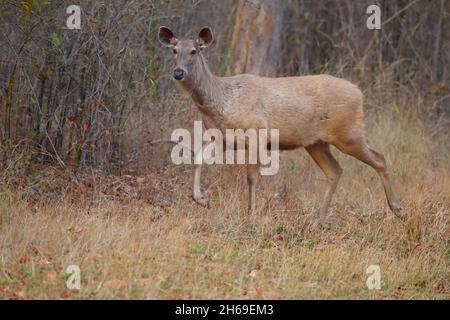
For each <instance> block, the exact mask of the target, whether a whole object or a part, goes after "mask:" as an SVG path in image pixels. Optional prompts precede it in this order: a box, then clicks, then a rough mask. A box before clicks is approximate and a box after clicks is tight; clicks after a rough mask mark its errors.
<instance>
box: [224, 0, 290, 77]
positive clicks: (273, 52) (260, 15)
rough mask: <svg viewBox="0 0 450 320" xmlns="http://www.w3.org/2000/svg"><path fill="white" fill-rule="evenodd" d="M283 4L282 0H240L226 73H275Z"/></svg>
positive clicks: (279, 45) (278, 55)
mask: <svg viewBox="0 0 450 320" xmlns="http://www.w3.org/2000/svg"><path fill="white" fill-rule="evenodd" d="M284 3H285V1H283V0H252V1H250V0H240V1H239V3H238V5H237V11H236V19H235V24H234V30H233V36H232V40H231V48H230V60H229V61H230V63H229V65H228V69H227V75H234V74H239V73H251V74H257V75H263V76H276V75H277V70H279V64H280V60H281V59H280V58H281V54H280V52H281V32H282V22H283V11H284Z"/></svg>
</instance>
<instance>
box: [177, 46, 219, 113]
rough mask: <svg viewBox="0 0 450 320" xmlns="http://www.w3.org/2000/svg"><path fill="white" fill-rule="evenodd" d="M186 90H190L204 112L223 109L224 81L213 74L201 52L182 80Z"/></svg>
mask: <svg viewBox="0 0 450 320" xmlns="http://www.w3.org/2000/svg"><path fill="white" fill-rule="evenodd" d="M182 85H183V87H184V89H185V90H186V91H188V92H189V93H190V94H191V96H192V99H193V100H194V102H195V104H196V105H197V107H198V108H199V109H200V111H202V112H207V113H208V112H211V111H213V110H217V109H221V107H222V102H223V101H222V100H223V87H224V84H223V81H222V80H221V78H220V77H216V76H215V75H213V74H212V72H211V70H210V69H209V67H208V64H207V63H206V60H205V58H204V57H203V55H202V54H201V53H199V57H198V59H197V61H196V62H195V65H194V66H193V68H192V72H191V73H189V74H188V76H187V77H186V79H185V80H184V81H183V82H182Z"/></svg>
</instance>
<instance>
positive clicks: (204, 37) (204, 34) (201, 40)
mask: <svg viewBox="0 0 450 320" xmlns="http://www.w3.org/2000/svg"><path fill="white" fill-rule="evenodd" d="M213 40H214V37H213V33H212V30H211V28H210V27H203V28H202V30H200V32H199V33H198V38H197V43H198V45H199V47H200V48H206V47H209V45H210V44H211V43H212V42H213Z"/></svg>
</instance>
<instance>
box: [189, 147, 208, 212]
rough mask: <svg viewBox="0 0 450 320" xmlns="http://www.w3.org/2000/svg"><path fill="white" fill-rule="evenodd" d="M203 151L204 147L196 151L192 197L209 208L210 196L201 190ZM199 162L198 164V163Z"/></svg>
mask: <svg viewBox="0 0 450 320" xmlns="http://www.w3.org/2000/svg"><path fill="white" fill-rule="evenodd" d="M202 152H203V149H202V148H200V150H196V151H195V153H194V188H193V193H192V197H193V198H194V200H195V202H197V203H198V204H200V205H202V206H204V207H207V208H209V200H208V198H207V197H206V196H205V195H203V193H202V190H201V179H200V177H201V173H202V165H203V164H202V161H201V160H202ZM197 163H198V164H197Z"/></svg>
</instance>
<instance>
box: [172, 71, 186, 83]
mask: <svg viewBox="0 0 450 320" xmlns="http://www.w3.org/2000/svg"><path fill="white" fill-rule="evenodd" d="M184 76H185V72H184V70H183V69H180V68H177V69H175V70H173V77H174V78H175V79H176V80H182V79H183V78H184Z"/></svg>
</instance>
